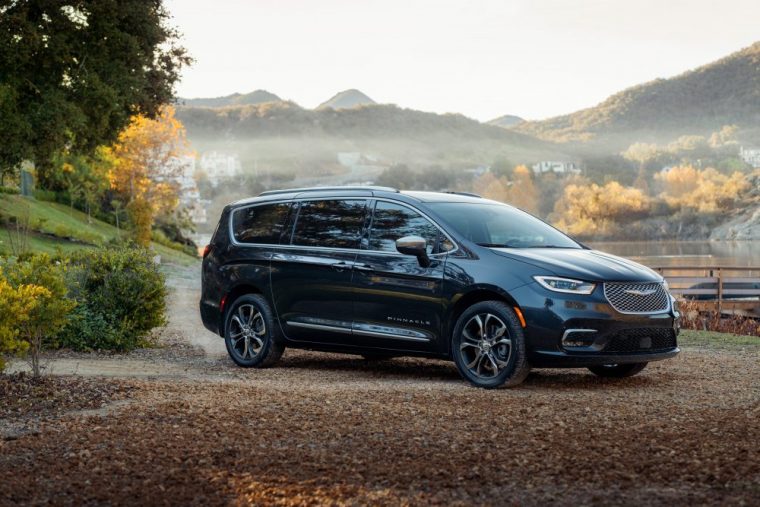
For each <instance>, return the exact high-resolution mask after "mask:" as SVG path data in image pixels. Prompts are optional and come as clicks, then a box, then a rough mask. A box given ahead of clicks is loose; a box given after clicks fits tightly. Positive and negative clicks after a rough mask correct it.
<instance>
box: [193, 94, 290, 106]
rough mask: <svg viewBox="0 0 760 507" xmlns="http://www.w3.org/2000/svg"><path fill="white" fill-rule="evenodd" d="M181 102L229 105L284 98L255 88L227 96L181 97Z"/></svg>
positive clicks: (198, 104)
mask: <svg viewBox="0 0 760 507" xmlns="http://www.w3.org/2000/svg"><path fill="white" fill-rule="evenodd" d="M179 102H180V104H182V105H185V106H192V107H227V106H243V105H249V104H264V103H266V102H282V99H281V98H280V97H278V96H277V95H275V94H274V93H269V92H268V91H266V90H255V91H252V92H251V93H233V94H232V95H227V96H226V97H214V98H198V99H180V100H179Z"/></svg>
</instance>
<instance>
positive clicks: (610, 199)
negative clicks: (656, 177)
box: [553, 181, 651, 235]
mask: <svg viewBox="0 0 760 507" xmlns="http://www.w3.org/2000/svg"><path fill="white" fill-rule="evenodd" d="M650 206H651V202H650V199H649V197H647V195H646V194H644V192H642V191H641V189H638V188H634V187H624V186H623V185H621V184H620V183H618V182H617V181H611V182H609V183H606V184H605V185H603V186H600V185H597V184H595V183H594V184H591V185H588V184H571V185H568V186H567V187H565V191H564V193H563V195H562V198H561V199H560V200H559V201H558V202H557V204H556V206H555V214H554V217H553V218H554V219H555V220H554V221H555V222H556V223H555V225H556V226H557V227H558V228H560V229H562V230H565V231H567V232H569V233H570V234H575V235H590V234H604V233H607V232H609V231H610V228H611V227H613V226H614V225H615V223H616V222H617V221H625V220H627V219H632V218H636V217H639V216H642V215H644V214H646V213H648V212H649V209H650Z"/></svg>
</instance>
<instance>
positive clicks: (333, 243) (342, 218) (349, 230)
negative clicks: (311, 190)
mask: <svg viewBox="0 0 760 507" xmlns="http://www.w3.org/2000/svg"><path fill="white" fill-rule="evenodd" d="M365 205H366V201H364V200H345V201H304V202H302V203H301V210H300V211H299V212H298V218H297V219H296V228H295V231H294V233H293V244H294V245H304V246H320V247H330V248H357V247H358V246H359V236H360V235H361V230H362V227H363V226H364V208H365Z"/></svg>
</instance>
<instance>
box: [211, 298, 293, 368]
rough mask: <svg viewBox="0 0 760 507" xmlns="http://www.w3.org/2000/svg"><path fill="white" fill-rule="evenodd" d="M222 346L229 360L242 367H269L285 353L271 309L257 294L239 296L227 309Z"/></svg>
mask: <svg viewBox="0 0 760 507" xmlns="http://www.w3.org/2000/svg"><path fill="white" fill-rule="evenodd" d="M224 343H225V345H226V346H227V353H228V354H229V355H230V358H231V359H232V360H233V361H234V362H235V364H237V365H238V366H242V367H244V368H266V367H267V366H271V365H273V364H274V363H276V362H277V360H278V359H280V357H281V356H282V353H283V352H284V351H285V345H284V343H283V341H282V338H281V337H280V336H279V334H278V329H277V327H276V325H275V320H274V314H273V312H272V309H271V307H270V306H269V303H267V301H266V299H264V298H263V297H262V296H261V295H260V294H246V295H244V296H240V297H239V298H237V299H236V300H235V302H234V303H232V306H230V307H229V310H228V311H227V315H226V316H225V322H224Z"/></svg>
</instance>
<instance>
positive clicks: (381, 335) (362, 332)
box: [353, 328, 430, 342]
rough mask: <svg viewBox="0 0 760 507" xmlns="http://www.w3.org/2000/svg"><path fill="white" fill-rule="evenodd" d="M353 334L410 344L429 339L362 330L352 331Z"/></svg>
mask: <svg viewBox="0 0 760 507" xmlns="http://www.w3.org/2000/svg"><path fill="white" fill-rule="evenodd" d="M353 332H354V334H358V335H362V336H373V337H375V338H390V339H392V340H405V341H410V342H429V341H430V339H429V338H417V337H415V336H403V335H398V334H390V333H380V332H378V331H365V330H364V329H356V328H354V330H353Z"/></svg>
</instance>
